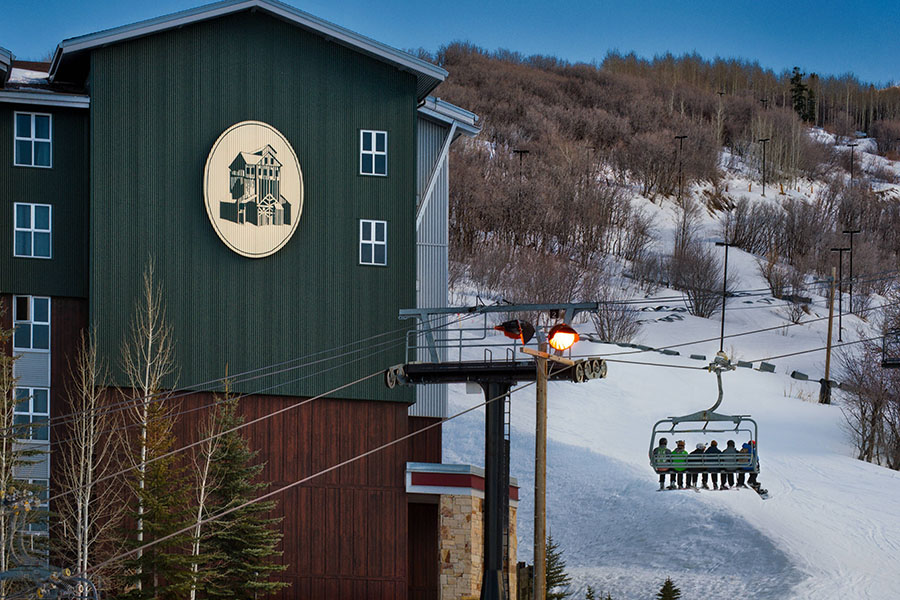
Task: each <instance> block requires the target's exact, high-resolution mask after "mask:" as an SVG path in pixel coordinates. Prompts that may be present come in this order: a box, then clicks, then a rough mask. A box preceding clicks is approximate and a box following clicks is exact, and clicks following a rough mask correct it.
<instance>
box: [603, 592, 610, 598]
mask: <svg viewBox="0 0 900 600" xmlns="http://www.w3.org/2000/svg"><path fill="white" fill-rule="evenodd" d="M604 600H612V594H610V593H609V592H606V598H605V599H604Z"/></svg>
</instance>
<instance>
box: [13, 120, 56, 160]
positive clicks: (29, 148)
mask: <svg viewBox="0 0 900 600" xmlns="http://www.w3.org/2000/svg"><path fill="white" fill-rule="evenodd" d="M13 120H14V124H13V127H14V133H13V165H15V166H17V167H44V168H47V169H49V168H50V167H51V166H52V162H53V161H52V155H53V141H52V140H53V119H52V117H51V116H50V115H49V114H46V113H27V112H16V113H14V114H13Z"/></svg>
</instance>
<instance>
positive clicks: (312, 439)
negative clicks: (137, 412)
mask: <svg viewBox="0 0 900 600" xmlns="http://www.w3.org/2000/svg"><path fill="white" fill-rule="evenodd" d="M214 398H215V397H214V396H213V395H212V394H207V393H204V394H192V395H190V396H186V397H183V398H181V399H179V400H178V402H180V410H182V411H190V410H192V409H196V408H200V407H202V406H207V405H209V404H211V403H212V402H213V401H214ZM300 401H301V398H294V397H287V396H250V397H246V398H243V399H242V400H241V402H240V407H241V414H242V415H243V416H244V418H245V420H247V421H250V420H253V419H256V418H258V417H261V416H264V415H267V414H269V413H271V412H273V411H276V410H279V409H281V408H284V407H286V406H290V405H292V404H296V403H297V402H300ZM205 412H206V411H205V410H194V411H193V412H188V413H186V414H185V415H184V417H182V419H181V420H180V421H179V422H178V424H177V426H176V430H175V431H176V435H177V437H178V440H179V445H181V444H184V443H186V442H188V441H193V440H195V439H196V437H197V435H198V434H197V430H198V426H199V423H200V420H201V419H202V418H203V417H202V415H203V414H205ZM408 427H409V425H408V421H407V414H406V405H404V404H400V403H394V402H374V401H360V400H344V399H320V400H314V401H312V402H310V403H308V404H305V405H303V406H301V407H299V408H296V409H292V410H289V411H287V412H285V413H283V414H281V415H279V416H277V417H273V418H270V419H266V420H264V421H261V422H260V423H257V424H254V425H251V426H248V427H247V428H245V429H244V430H243V433H244V435H245V437H246V438H247V440H248V441H249V443H250V446H251V447H252V448H254V449H257V450H259V452H260V453H259V456H258V460H259V461H260V462H264V463H265V464H266V466H265V468H264V469H263V472H262V474H261V478H262V479H264V480H266V481H270V482H271V486H270V488H269V489H270V490H272V489H276V488H279V487H282V486H284V485H286V484H288V483H291V482H294V481H297V480H300V479H302V478H304V477H307V476H309V475H311V474H314V473H317V472H319V471H322V470H324V469H327V468H329V467H332V466H334V465H336V464H338V463H340V462H342V461H344V460H347V459H348V458H352V457H354V456H357V455H359V454H361V453H362V452H364V451H366V450H370V449H372V448H376V447H378V446H380V445H381V444H384V443H386V442H389V441H391V440H395V439H398V438H400V437H402V436H404V435H405V434H406V433H407V432H408ZM408 453H409V444H408V442H404V443H400V444H396V445H394V446H391V447H389V448H387V449H385V450H383V451H381V452H378V453H377V454H374V455H372V456H370V457H367V458H364V459H361V460H359V461H356V462H353V463H350V464H348V465H346V466H344V467H341V468H340V469H337V470H335V471H332V472H330V473H327V474H325V475H323V476H321V477H318V478H316V479H314V480H312V481H310V482H308V483H305V484H303V485H301V486H298V487H295V488H292V489H290V490H287V491H286V492H284V493H283V494H280V495H278V496H277V497H276V500H277V502H278V504H277V506H276V509H275V511H274V515H273V516H278V517H283V519H284V520H283V521H282V525H281V527H282V531H283V532H284V538H283V541H282V544H281V547H280V549H281V550H282V551H283V553H284V554H283V555H282V557H281V559H280V560H281V561H282V562H283V564H286V565H287V570H286V571H285V572H284V573H282V574H280V575H278V576H277V577H279V578H281V579H283V580H285V581H289V582H290V583H291V586H290V587H289V588H287V589H285V590H283V591H282V592H280V593H279V594H276V595H275V596H273V597H274V598H303V599H306V598H309V599H319V598H321V599H323V600H324V599H326V598H328V599H331V598H351V599H352V598H359V599H368V598H372V599H378V598H385V599H387V598H391V599H396V598H399V599H402V598H406V594H407V584H408V576H407V561H408V556H407V535H408V527H407V510H408V509H407V500H406V491H405V482H404V477H405V467H406V462H407V460H408Z"/></svg>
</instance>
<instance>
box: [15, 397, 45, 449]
mask: <svg viewBox="0 0 900 600" xmlns="http://www.w3.org/2000/svg"><path fill="white" fill-rule="evenodd" d="M16 400H18V402H17V403H16V406H15V408H14V409H13V423H14V424H15V425H17V426H18V429H19V430H18V432H17V433H16V437H18V438H20V439H30V440H41V441H49V440H50V429H49V427H47V422H48V421H49V420H50V390H49V389H48V388H27V387H26V388H16Z"/></svg>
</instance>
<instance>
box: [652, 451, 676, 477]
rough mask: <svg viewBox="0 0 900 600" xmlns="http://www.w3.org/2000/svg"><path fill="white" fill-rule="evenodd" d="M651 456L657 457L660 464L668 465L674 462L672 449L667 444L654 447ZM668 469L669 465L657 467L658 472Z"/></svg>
mask: <svg viewBox="0 0 900 600" xmlns="http://www.w3.org/2000/svg"><path fill="white" fill-rule="evenodd" d="M650 458H652V459H655V460H656V462H657V463H659V464H662V465H668V464H671V462H672V451H671V450H669V449H668V448H666V447H665V446H659V447H658V448H654V449H653V453H652V454H651V455H650ZM668 470H669V469H668V468H667V467H657V469H656V472H657V473H661V472H663V471H668Z"/></svg>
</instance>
